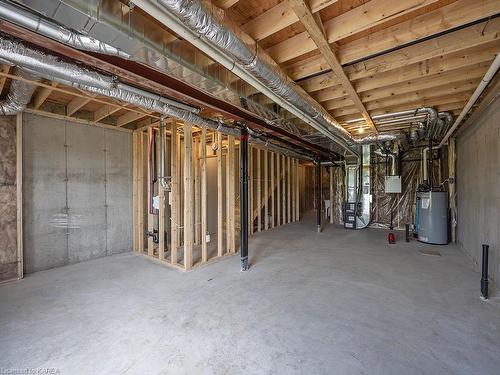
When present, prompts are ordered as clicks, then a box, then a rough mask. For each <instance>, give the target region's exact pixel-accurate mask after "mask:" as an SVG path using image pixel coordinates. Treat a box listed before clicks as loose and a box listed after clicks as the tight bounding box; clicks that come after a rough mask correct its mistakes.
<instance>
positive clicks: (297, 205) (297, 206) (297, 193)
mask: <svg viewBox="0 0 500 375" xmlns="http://www.w3.org/2000/svg"><path fill="white" fill-rule="evenodd" d="M295 171H296V176H297V177H296V179H295V215H296V218H297V221H299V220H300V201H299V196H300V181H299V180H300V173H299V172H300V169H299V160H298V159H297V161H296V164H295Z"/></svg>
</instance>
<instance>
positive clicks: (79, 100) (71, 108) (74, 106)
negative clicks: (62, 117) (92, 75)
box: [66, 96, 93, 116]
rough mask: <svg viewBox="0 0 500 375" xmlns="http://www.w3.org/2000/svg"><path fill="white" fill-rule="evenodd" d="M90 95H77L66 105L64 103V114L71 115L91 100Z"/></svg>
mask: <svg viewBox="0 0 500 375" xmlns="http://www.w3.org/2000/svg"><path fill="white" fill-rule="evenodd" d="M92 99H93V98H92V96H87V97H80V96H77V97H75V98H73V99H72V100H71V101H70V102H69V103H68V104H67V105H66V116H71V115H73V114H74V113H76V112H77V111H78V110H79V109H80V108H82V107H84V106H85V105H86V104H87V103H89V102H90V101H91V100H92Z"/></svg>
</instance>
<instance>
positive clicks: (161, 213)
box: [157, 132, 167, 260]
mask: <svg viewBox="0 0 500 375" xmlns="http://www.w3.org/2000/svg"><path fill="white" fill-rule="evenodd" d="M165 134H166V133H165V132H163V136H164V137H165ZM158 136H159V137H160V136H162V132H158ZM165 138H166V137H165ZM165 138H164V139H163V140H162V141H163V144H164V145H165V144H166V142H167V140H166V139H165ZM159 145H160V142H158V148H159ZM160 155H161V152H159V153H158V157H160ZM163 156H165V155H163ZM163 163H164V165H165V159H164V160H163ZM158 176H160V177H163V176H161V171H160V163H158ZM157 186H158V200H159V202H158V203H159V205H160V207H159V210H158V259H160V260H164V259H165V190H164V189H163V187H162V186H161V184H160V182H158V183H157Z"/></svg>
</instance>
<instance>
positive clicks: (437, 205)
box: [417, 191, 448, 245]
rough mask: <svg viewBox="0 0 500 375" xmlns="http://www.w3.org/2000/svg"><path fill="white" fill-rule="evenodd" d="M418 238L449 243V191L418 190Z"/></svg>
mask: <svg viewBox="0 0 500 375" xmlns="http://www.w3.org/2000/svg"><path fill="white" fill-rule="evenodd" d="M417 199H419V200H420V202H419V204H418V206H419V207H418V209H419V219H418V221H419V223H418V240H419V241H420V242H425V243H430V244H435V245H445V244H447V243H448V193H447V192H445V191H425V192H418V193H417Z"/></svg>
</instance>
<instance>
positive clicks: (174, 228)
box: [170, 121, 179, 265]
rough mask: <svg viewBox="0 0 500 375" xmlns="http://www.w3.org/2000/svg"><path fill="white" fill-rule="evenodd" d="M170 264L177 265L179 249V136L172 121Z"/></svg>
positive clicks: (175, 124)
mask: <svg viewBox="0 0 500 375" xmlns="http://www.w3.org/2000/svg"><path fill="white" fill-rule="evenodd" d="M170 129H171V130H170V185H171V192H170V263H171V264H172V265H177V262H178V256H177V248H178V247H179V240H178V239H179V233H178V230H179V229H178V228H179V221H178V220H179V179H178V175H179V164H178V160H177V153H178V149H179V136H178V134H177V123H176V122H175V121H172V124H171V128H170Z"/></svg>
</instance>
